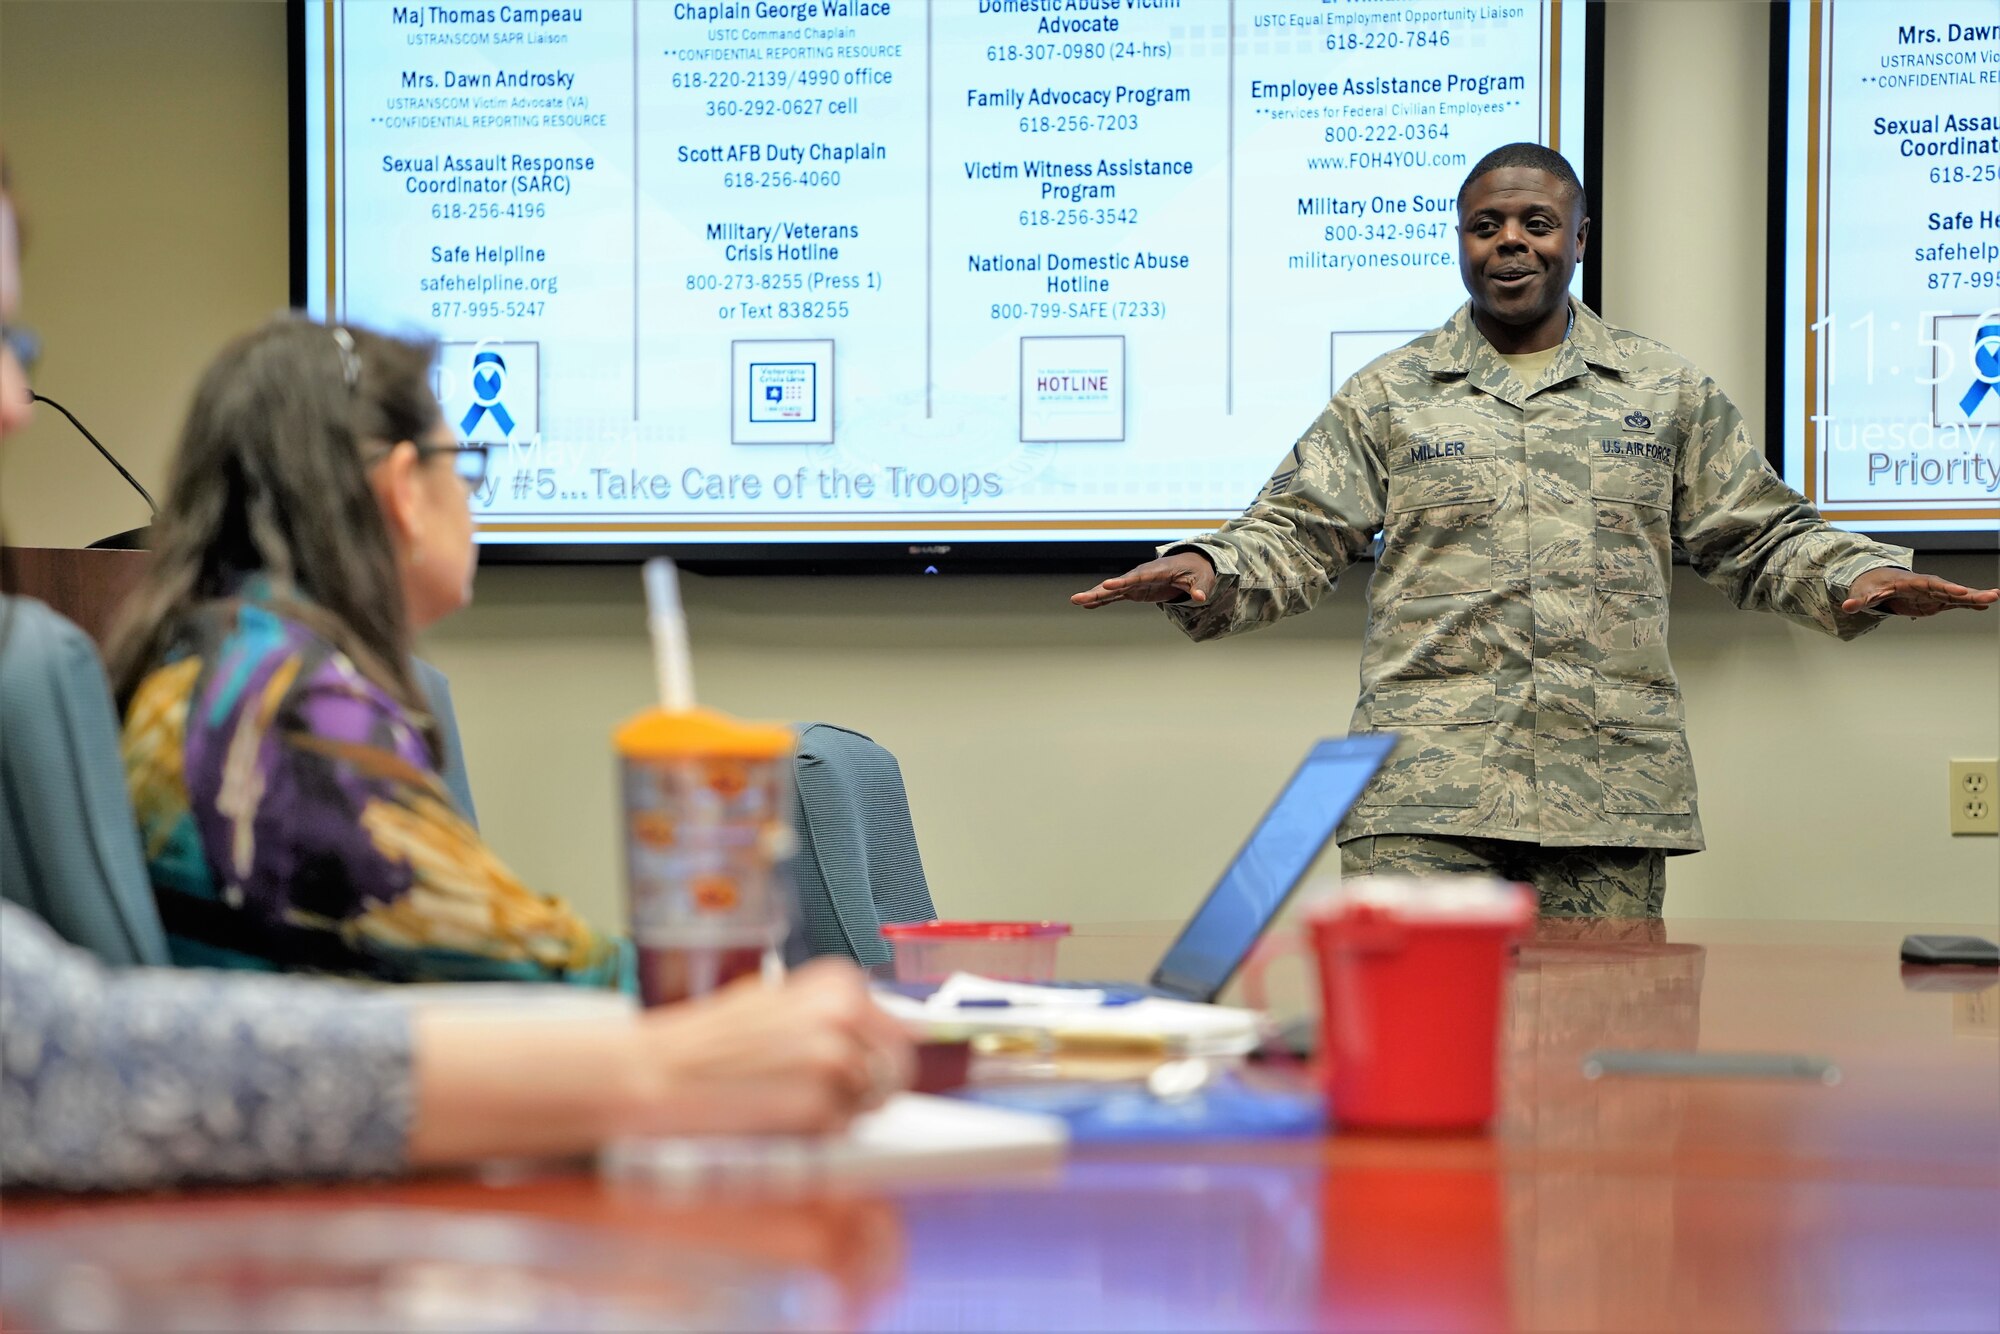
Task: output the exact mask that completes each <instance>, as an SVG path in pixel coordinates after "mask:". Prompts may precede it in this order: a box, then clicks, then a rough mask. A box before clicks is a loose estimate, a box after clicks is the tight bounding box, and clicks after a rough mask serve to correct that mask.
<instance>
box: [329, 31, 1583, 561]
mask: <svg viewBox="0 0 2000 1334" xmlns="http://www.w3.org/2000/svg"><path fill="white" fill-rule="evenodd" d="M292 18H293V22H292V59H293V68H292V88H293V108H292V115H293V126H294V145H293V148H294V152H293V162H294V169H293V194H294V199H293V275H294V276H293V281H294V285H295V293H294V295H295V299H296V301H297V303H298V304H299V305H300V306H301V307H303V308H304V309H305V310H307V311H309V312H310V313H312V314H314V315H316V316H321V317H331V318H335V319H339V320H346V321H352V322H355V323H358V324H364V325H368V326H371V327H375V328H380V329H384V330H387V331H392V332H412V333H417V334H421V335H424V336H427V337H430V338H435V339H436V340H438V342H439V344H440V357H439V363H438V388H439V394H440V397H441V398H442V400H443V402H444V405H445V409H446V412H447V414H448V416H449V418H450V420H451V422H452V424H453V425H454V426H455V427H456V428H457V429H458V430H459V431H461V432H462V433H463V434H464V436H465V437H466V438H467V439H469V440H474V441H481V442H485V443H489V444H491V445H493V446H496V447H497V448H496V449H495V453H494V456H493V466H492V468H491V471H490V473H489V480H488V483H487V485H486V486H485V487H484V488H482V489H481V491H480V492H479V494H478V496H477V498H476V500H475V506H476V509H477V512H478V515H479V520H480V529H479V536H480V541H481V543H482V545H483V546H484V548H485V551H486V554H487V556H488V557H489V558H490V557H494V556H499V557H503V558H513V559H597V560H602V559H607V558H628V557H631V556H635V555H639V554H644V553H650V552H656V551H663V550H664V551H667V552H670V553H671V554H674V555H677V556H679V557H681V558H682V559H683V560H688V561H694V562H699V563H705V564H707V565H709V566H713V567H722V568H729V567H733V568H739V569H749V568H771V567H773V566H790V567H794V568H855V569H858V568H865V567H871V566H872V567H877V568H881V567H886V568H900V569H909V570H922V569H926V568H936V569H940V570H962V569H994V568H1001V569H1009V568H1012V569H1021V568H1034V567H1037V566H1040V567H1054V566H1066V567H1070V568H1088V567H1103V568H1110V567H1113V566H1116V565H1117V564H1118V563H1120V562H1122V561H1125V560H1128V559H1131V558H1133V557H1134V556H1136V555H1138V554H1140V553H1142V552H1143V551H1145V550H1146V549H1147V548H1148V547H1150V546H1151V545H1152V544H1154V543H1156V542H1162V541H1167V540H1170V539H1173V538H1177V537H1181V536H1184V535H1187V534H1190V533H1193V532H1197V531H1200V530H1203V529H1205V528H1208V527H1211V526H1213V525H1214V524H1216V523H1218V522H1220V521H1221V520H1223V519H1226V518H1228V517H1229V516H1231V515H1233V514H1235V513H1237V512H1238V511H1239V510H1240V509H1241V508H1242V506H1243V505H1244V504H1246V503H1247V502H1248V501H1249V500H1250V499H1251V498H1252V497H1253V496H1254V495H1255V494H1256V491H1257V489H1258V487H1259V486H1260V485H1261V484H1262V482H1263V481H1264V479H1265V478H1266V477H1267V476H1268V475H1269V473H1270V471H1271V469H1272V467H1273V466H1274V464H1275V463H1276V462H1277V461H1278V459H1279V458H1280V457H1282V455H1283V454H1284V452H1285V451H1286V450H1287V449H1288V448H1290V446H1291V444H1292V442H1293V441H1294V440H1295V439H1296V438H1297V437H1298V435H1299V433H1300V432H1301V431H1302V430H1303V429H1304V428H1305V427H1306V426H1307V425H1309V424H1310V423H1311V421H1312V419H1313V417H1314V416H1315V415H1316V414H1317V413H1318V411H1319V410H1320V408H1321V407H1322V406H1323V405H1324V404H1325V402H1326V400H1327V398H1328V397H1329V396H1330V394H1331V393H1332V391H1333V389H1334V388H1335V387H1336V386H1337V385H1338V384H1339V383H1340V382H1341V381H1342V380H1344V379H1346V377H1347V376H1348V375H1350V374H1351V373H1352V372H1354V371H1355V370H1357V369H1359V368H1360V367H1361V366H1362V365H1364V364H1365V363H1366V362H1368V361H1369V360H1370V359H1372V358H1373V357H1375V356H1376V355H1378V354H1380V353H1382V352H1384V351H1386V350H1388V349H1390V348H1392V347H1394V346H1396V345H1398V344H1400V343H1402V342H1404V341H1407V340H1408V339H1409V338H1410V337H1412V336H1414V335H1415V334H1417V333H1419V332H1421V331H1423V330H1425V329H1428V328H1431V327H1433V326H1435V325H1437V324H1439V323H1441V322H1442V321H1443V320H1444V319H1445V318H1446V317H1448V316H1449V315H1450V314H1451V312H1452V311H1453V309H1455V308H1456V307H1457V305H1458V304H1459V302H1460V301H1461V300H1462V299H1463V291H1462V288H1461V286H1460V283H1459V279H1458V272H1457V263H1456V241H1455V237H1454V233H1453V226H1454V222H1455V214H1454V200H1455V197H1456V194H1457V191H1458V187H1459V184H1460V182H1461V181H1462V179H1463V177H1464V175H1465V172H1466V170H1467V169H1468V167H1469V166H1470V165H1471V164H1472V163H1473V162H1475V161H1476V160H1477V159H1478V158H1479V157H1480V156H1481V155H1482V154H1483V153H1485V152H1486V151H1487V150H1489V149H1491V148H1493V147H1496V146H1498V145H1499V144H1502V143H1506V142H1509V141H1512V140H1520V139H1528V140H1537V141H1540V142H1544V143H1548V144H1550V145H1553V146H1555V147H1557V148H1558V149H1560V150H1561V151H1562V152H1564V153H1565V154H1566V155H1568V156H1569V157H1570V159H1571V161H1572V162H1573V163H1574V164H1575V165H1576V166H1577V168H1578V170H1579V172H1580V173H1581V174H1582V175H1583V177H1584V179H1585V182H1586V185H1587V187H1588V188H1590V189H1591V190H1592V191H1593V192H1594V190H1595V186H1596V183H1597V175H1598V173H1597V170H1596V161H1595V158H1596V150H1597V139H1598V121H1599V117H1598V116H1597V114H1596V111H1595V106H1594V101H1595V99H1596V98H1597V97H1598V96H1599V87H1598V82H1597V77H1596V76H1597V69H1596V66H1597V64H1598V63H1599V58H1598V53H1599V51H1600V50H1601V40H1600V38H1599V34H1598V23H1599V20H1600V15H1599V14H1598V13H1597V12H1596V11H1595V8H1594V7H1593V6H1589V5H1586V4H1584V3H1581V2H1580V0H1567V2H1564V0H1544V2H1543V3H1513V4H1508V3H1486V4H1480V5H1453V4H1437V5H1416V6H1412V5H1407V4H1402V3H1385V2H1384V0H932V2H931V3H925V2H924V0H687V2H682V0H535V2H533V3H500V2H499V0H463V2H462V3H461V2H459V0H453V2H452V3H447V4H428V3H409V4H403V3H397V0H293V13H292ZM1594 276H1595V268H1594V266H1592V267H1590V268H1587V269H1586V271H1585V274H1584V275H1583V277H1582V279H1581V280H1580V287H1581V288H1582V289H1583V295H1584V296H1585V297H1586V299H1589V298H1590V297H1592V296H1593V295H1594V293H1593V291H1592V290H1591V284H1592V283H1593V282H1594Z"/></svg>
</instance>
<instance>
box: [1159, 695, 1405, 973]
mask: <svg viewBox="0 0 2000 1334" xmlns="http://www.w3.org/2000/svg"><path fill="white" fill-rule="evenodd" d="M1395 744H1396V737H1395V735H1394V734H1393V733H1387V732H1372V733H1369V734H1367V735H1364V736H1351V737H1341V738H1338V739H1336V740H1332V741H1321V742H1319V743H1317V744H1316V745H1314V746H1313V748H1312V751H1311V752H1310V753H1309V754H1308V755H1307V756H1306V758H1305V762H1304V763H1302V764H1301V765H1299V768H1298V772H1296V773H1294V774H1293V775H1292V777H1291V781H1290V782H1288V783H1286V784H1285V788H1284V791H1282V792H1280V793H1279V794H1278V799H1277V800H1276V801H1274V802H1272V803H1271V809H1270V810H1268V811H1266V812H1264V818H1263V819H1262V820H1259V821H1258V822H1257V827H1256V828H1255V829H1253V830H1251V831H1250V837H1249V839H1248V840H1246V841H1245V842H1244V844H1243V848H1242V850H1241V851H1239V852H1238V853H1237V854H1236V859H1235V860H1234V861H1232V862H1231V863H1230V864H1229V869H1228V870H1226V871H1224V872H1223V873H1222V879H1221V880H1220V881H1218V882H1217V884H1216V886H1215V888H1214V889H1212V890H1210V891H1209V895H1208V899H1207V901H1206V902H1204V903H1203V904H1202V905H1201V907H1200V908H1199V909H1197V910H1196V912H1195V915H1194V916H1193V917H1192V918H1191V919H1189V921H1188V924H1187V926H1186V927H1185V928H1184V929H1183V930H1182V931H1181V934H1180V938H1179V939H1178V940H1176V941H1175V942H1174V943H1173V945H1172V946H1171V947H1170V948H1169V949H1168V950H1167V953H1166V957H1165V958H1163V959H1161V960H1160V966H1159V968H1158V969H1157V970H1156V971H1155V972H1154V973H1153V978H1152V983H1153V985H1154V986H1155V987H1157V988H1159V989H1160V990H1162V991H1165V992H1169V993H1171V994H1173V995H1176V996H1184V997H1186V998H1187V999H1189V1000H1200V1001H1212V1000H1214V999H1215V997H1216V996H1217V994H1218V993H1220V992H1221V990H1222V988H1223V987H1224V986H1226V985H1227V984H1228V982H1229V979H1230V978H1231V977H1233V976H1235V974H1236V970H1237V968H1239V967H1240V966H1241V965H1242V963H1243V960H1244V959H1245V958H1246V957H1247V956H1248V955H1249V953H1250V950H1251V947H1252V946H1254V945H1255V944H1256V943H1257V937H1259V936H1261V935H1263V934H1264V928H1265V927H1267V926H1269V925H1270V924H1271V920H1272V919H1273V918H1275V917H1276V916H1277V915H1278V910H1279V909H1280V908H1282V907H1283V906H1284V904H1285V900H1286V899H1287V898H1288V897H1290V895H1291V892H1292V887H1293V886H1294V885H1296V884H1297V883H1298V882H1299V879H1300V877H1302V876H1303V875H1305V873H1306V868H1307V867H1309V866H1311V865H1312V864H1313V859H1314V858H1315V857H1317V856H1318V855H1319V850H1320V848H1322V847H1323V846H1325V844H1326V840H1327V839H1328V838H1330V837H1331V836H1332V835H1333V831H1334V828H1335V827H1336V826H1337V825H1339V823H1340V821H1341V819H1342V817H1344V816H1345V815H1346V814H1347V811H1348V808H1349V807H1351V806H1352V805H1354V803H1355V801H1356V800H1357V799H1358V798H1359V797H1360V796H1361V789H1362V788H1364V787H1366V786H1367V785H1368V780H1369V779H1370V778H1372V777H1374V775H1375V771H1376V770H1377V769H1379V768H1380V767H1381V766H1382V761H1383V760H1384V759H1386V758H1387V757H1388V754H1389V751H1390V750H1391V748H1393V747H1394V746H1395Z"/></svg>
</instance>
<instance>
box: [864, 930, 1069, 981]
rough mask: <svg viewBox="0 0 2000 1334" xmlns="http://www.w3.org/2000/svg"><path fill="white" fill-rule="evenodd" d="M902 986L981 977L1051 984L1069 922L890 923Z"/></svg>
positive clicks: (891, 938)
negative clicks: (955, 977)
mask: <svg viewBox="0 0 2000 1334" xmlns="http://www.w3.org/2000/svg"><path fill="white" fill-rule="evenodd" d="M882 934H883V935H884V936H886V937H888V940H889V943H890V945H891V946H893V947H894V948H895V951H896V980H897V981H898V982H942V981H944V980H945V979H946V978H947V977H950V976H951V975H952V974H953V973H977V974H978V975H979V976H981V977H994V978H1000V979H1003V980H1005V981H1008V982H1048V981H1052V980H1054V978H1055V975H1056V946H1057V945H1058V944H1059V943H1061V941H1062V938H1063V937H1064V936H1066V935H1068V934H1069V923H1068V922H892V923H890V924H889V925H887V926H884V927H883V928H882Z"/></svg>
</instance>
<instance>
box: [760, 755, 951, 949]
mask: <svg viewBox="0 0 2000 1334" xmlns="http://www.w3.org/2000/svg"><path fill="white" fill-rule="evenodd" d="M794 763H795V769H794V772H795V774H796V777H797V810H796V812H795V814H794V820H793V823H794V825H795V826H796V827H797V829H798V834H799V852H798V856H797V858H796V859H795V860H794V861H793V863H792V875H793V879H794V880H795V882H796V884H797V887H798V894H799V915H800V920H799V927H798V929H797V930H796V931H794V932H793V934H792V939H791V942H790V944H789V945H788V946H787V948H786V955H787V959H788V961H789V962H793V963H798V962H801V961H803V960H804V959H806V958H809V957H812V956H814V955H823V954H834V955H845V956H846V957H847V958H850V959H853V960H855V961H856V962H858V963H861V964H863V965H867V966H876V965H881V964H886V963H888V962H890V959H891V950H890V946H889V942H888V941H887V940H886V939H884V938H883V936H882V924H883V923H885V922H928V921H931V920H932V919H934V918H935V917H936V916H937V909H936V908H934V907H933V906H932V905H931V891H930V886H929V884H928V883H926V881H925V880H924V863H923V859H922V858H921V857H920V856H918V854H917V834H916V830H915V828H913V827H912V825H911V823H910V802H909V797H908V795H907V794H906V793H905V791H904V789H903V771H902V769H901V767H900V766H898V765H897V763H896V757H895V756H894V755H891V754H890V753H889V752H888V751H887V750H885V749H883V748H882V747H881V746H879V745H877V744H876V743H875V742H874V741H873V740H871V739H869V738H868V737H865V736H863V735H862V734H861V733H859V732H854V731H850V730H848V729H847V728H844V727H835V726H833V725H832V724H830V723H806V724H804V725H803V726H801V727H800V728H799V740H798V745H797V749H796V753H795V756H794Z"/></svg>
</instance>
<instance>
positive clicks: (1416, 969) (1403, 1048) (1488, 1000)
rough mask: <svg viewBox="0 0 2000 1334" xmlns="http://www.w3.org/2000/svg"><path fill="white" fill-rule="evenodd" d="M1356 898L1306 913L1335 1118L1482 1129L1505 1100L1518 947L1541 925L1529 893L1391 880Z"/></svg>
mask: <svg viewBox="0 0 2000 1334" xmlns="http://www.w3.org/2000/svg"><path fill="white" fill-rule="evenodd" d="M1355 890H1356V891H1357V892H1355V893H1352V894H1344V895H1342V896H1340V897H1338V898H1335V899H1332V900H1329V901H1327V902H1326V903H1323V904H1320V905H1317V906H1315V907H1312V908H1309V909H1307V911H1306V932H1307V935H1308V938H1309V939H1310V941H1311V944H1312V951H1313V956H1314V958H1315V959H1317V961H1318V964H1319V982H1320V1034H1321V1036H1320V1062H1321V1070H1320V1073H1321V1076H1322V1079H1323V1082H1324V1083H1325V1086H1326V1091H1327V1097H1328V1103H1329V1108H1328V1110H1329V1111H1330V1113H1331V1114H1332V1116H1333V1119H1334V1120H1335V1121H1336V1122H1337V1123H1339V1124H1340V1125H1342V1126H1354V1127H1379V1128H1395V1129H1405V1130H1467V1129H1476V1128H1479V1127H1482V1126H1485V1125H1486V1124H1487V1123H1489V1122H1490V1121H1492V1119H1493V1114H1494V1111H1495V1109H1496V1103H1497V1090H1498V1088H1499V1070H1498V1065H1499V1056H1500V1021H1501V1016H1502V1014H1503V1012H1504V1007H1505V1005H1506V992H1507V981H1508V978H1509V975H1510V974H1511V973H1512V972H1513V966H1514V956H1513V947H1514V945H1515V943H1516V942H1517V941H1518V940H1520V939H1521V937H1522V936H1524V935H1525V934H1526V933H1527V931H1528V928H1529V925H1530V924H1531V923H1532V922H1533V921H1534V917H1535V901H1534V894H1533V891H1532V890H1529V889H1527V888H1526V887H1525V886H1521V885H1508V884H1503V883H1501V882H1498V881H1472V882H1466V883H1457V884H1454V883H1453V882H1425V881H1390V880H1377V881H1369V882H1363V884H1360V885H1357V886H1355Z"/></svg>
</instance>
